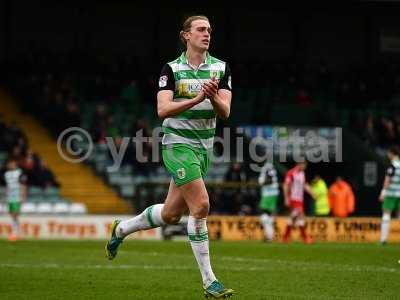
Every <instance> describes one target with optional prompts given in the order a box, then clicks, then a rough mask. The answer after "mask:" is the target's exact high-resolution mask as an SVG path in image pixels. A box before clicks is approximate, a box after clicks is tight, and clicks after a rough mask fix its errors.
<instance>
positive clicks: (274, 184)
mask: <svg viewBox="0 0 400 300" xmlns="http://www.w3.org/2000/svg"><path fill="white" fill-rule="evenodd" d="M258 183H259V185H260V186H261V199H260V203H259V208H260V210H261V211H262V214H261V217H260V219H261V223H262V225H263V228H264V237H265V241H267V242H271V241H272V240H273V239H274V217H275V215H276V212H277V206H278V205H277V203H278V196H279V184H278V176H277V172H276V169H275V168H274V165H273V164H272V163H271V162H269V161H267V162H266V163H265V164H264V165H263V167H262V168H261V170H260V175H259V177H258Z"/></svg>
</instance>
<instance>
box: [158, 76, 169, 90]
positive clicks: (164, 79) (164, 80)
mask: <svg viewBox="0 0 400 300" xmlns="http://www.w3.org/2000/svg"><path fill="white" fill-rule="evenodd" d="M167 81H168V76H167V75H163V76H161V77H160V79H159V80H158V86H159V87H160V88H163V87H166V86H167Z"/></svg>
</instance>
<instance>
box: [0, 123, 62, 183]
mask: <svg viewBox="0 0 400 300" xmlns="http://www.w3.org/2000/svg"><path fill="white" fill-rule="evenodd" d="M0 152H1V153H5V154H6V156H5V158H4V159H3V163H2V164H1V163H0V173H1V174H2V173H3V172H5V168H6V164H5V163H6V161H7V160H10V159H12V160H15V161H17V163H18V166H19V167H20V168H21V169H22V170H23V172H24V174H25V175H26V177H27V184H28V186H37V187H40V188H42V189H46V188H48V187H59V186H60V184H59V183H58V182H57V180H56V178H55V176H54V174H53V172H52V171H51V170H50V169H49V168H48V167H47V166H46V164H45V162H44V161H43V160H42V159H41V157H40V156H38V155H37V154H36V153H34V152H32V150H31V149H30V148H29V145H28V140H27V138H26V134H25V133H24V132H23V131H22V130H21V129H20V128H19V127H18V126H17V125H16V124H15V123H12V124H10V125H8V124H6V123H5V122H4V121H3V120H2V119H1V118H0ZM1 177H2V176H1ZM0 183H1V184H3V185H4V184H5V183H4V182H0Z"/></svg>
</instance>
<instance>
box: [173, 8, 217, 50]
mask: <svg viewBox="0 0 400 300" xmlns="http://www.w3.org/2000/svg"><path fill="white" fill-rule="evenodd" d="M196 20H204V21H207V22H209V23H210V20H209V19H208V18H207V17H206V16H203V15H197V16H191V17H188V18H186V20H185V21H184V22H183V24H182V30H181V31H180V32H179V38H180V39H181V42H182V43H183V45H184V46H185V47H186V40H185V38H184V37H183V33H184V32H188V31H190V28H191V27H192V22H193V21H196Z"/></svg>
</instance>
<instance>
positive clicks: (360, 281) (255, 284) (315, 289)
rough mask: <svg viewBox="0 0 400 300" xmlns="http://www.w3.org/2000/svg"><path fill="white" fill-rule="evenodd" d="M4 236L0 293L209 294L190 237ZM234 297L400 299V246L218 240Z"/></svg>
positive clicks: (216, 251)
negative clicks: (113, 254) (117, 244)
mask: <svg viewBox="0 0 400 300" xmlns="http://www.w3.org/2000/svg"><path fill="white" fill-rule="evenodd" d="M104 244H105V242H97V241H96V242H91V241H86V242H82V241H79V242H76V241H18V242H17V243H14V244H11V243H9V242H6V241H0V299H13V300H16V299H29V300H31V299H68V300H71V299H72V300H76V299H140V300H142V299H155V300H159V299H185V300H190V299H204V297H203V294H202V287H201V282H200V278H201V277H200V273H199V271H198V269H197V266H196V263H195V260H194V257H193V256H192V252H191V248H190V245H189V244H188V243H186V242H172V241H171V242H146V241H126V242H124V243H123V244H122V247H121V250H120V252H119V253H118V256H117V258H116V259H115V260H114V261H108V260H107V259H106V258H105V252H104ZM211 254H212V262H213V266H214V271H215V273H216V275H217V277H218V278H219V279H220V280H221V281H222V282H223V283H224V284H225V286H227V287H229V288H233V289H234V290H235V291H237V294H236V295H235V296H234V297H233V298H232V299H324V300H325V299H363V300H365V299H400V264H399V259H400V246H399V245H387V246H379V245H377V244H314V245H303V244H296V243H294V244H288V245H285V244H278V243H277V244H265V243H261V242H213V241H212V242H211Z"/></svg>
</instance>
